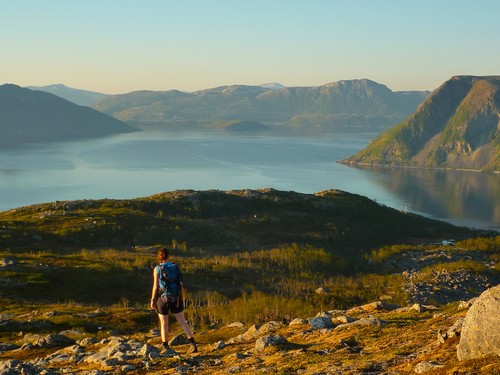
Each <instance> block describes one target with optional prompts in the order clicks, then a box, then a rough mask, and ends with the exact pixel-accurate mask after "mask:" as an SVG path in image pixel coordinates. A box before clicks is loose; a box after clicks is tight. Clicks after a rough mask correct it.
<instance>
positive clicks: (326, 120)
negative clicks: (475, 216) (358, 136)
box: [94, 79, 428, 129]
mask: <svg viewBox="0 0 500 375" xmlns="http://www.w3.org/2000/svg"><path fill="white" fill-rule="evenodd" d="M427 95H428V93H427V92H393V91H391V90H390V89H388V88H387V87H386V86H384V85H381V84H378V83H376V82H373V81H370V80H367V79H361V80H351V81H340V82H334V83H329V84H326V85H323V86H317V87H281V88H279V87H278V88H276V87H272V88H269V87H263V86H243V85H233V86H222V87H217V88H212V89H207V90H200V91H196V92H194V93H186V92H180V91H177V90H171V91H165V92H155V91H136V92H132V93H129V94H124V95H114V96H111V97H108V98H106V99H104V100H103V101H101V102H100V103H98V104H96V105H95V106H94V108H95V109H97V110H99V111H102V112H104V113H107V114H109V115H112V116H114V117H116V118H118V119H120V120H123V121H127V122H131V121H132V122H142V123H156V124H157V125H160V124H164V125H165V124H170V125H171V124H177V126H184V127H187V126H190V127H192V126H193V124H199V123H202V124H204V123H207V122H208V123H209V124H210V123H211V122H218V121H237V120H238V121H255V122H260V123H263V124H266V125H268V124H269V125H276V124H281V125H284V128H285V129H286V128H289V127H293V126H295V127H299V128H300V127H304V128H306V129H307V128H310V127H312V125H314V126H316V127H318V126H320V127H325V128H332V127H333V128H335V127H340V128H366V127H370V126H371V127H380V126H382V127H387V126H389V125H391V124H394V123H397V122H399V121H401V120H402V119H404V118H405V117H406V116H408V115H409V114H410V113H412V112H413V111H414V110H415V108H417V106H418V105H419V104H420V103H421V102H422V100H424V99H425V97H426V96H427ZM311 117H312V118H313V122H314V123H313V124H312V125H311Z"/></svg>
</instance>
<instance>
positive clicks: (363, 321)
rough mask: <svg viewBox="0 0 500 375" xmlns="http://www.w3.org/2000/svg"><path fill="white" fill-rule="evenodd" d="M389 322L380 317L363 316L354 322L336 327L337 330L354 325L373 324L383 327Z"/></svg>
mask: <svg viewBox="0 0 500 375" xmlns="http://www.w3.org/2000/svg"><path fill="white" fill-rule="evenodd" d="M386 324H387V322H386V321H384V320H380V319H378V318H373V317H368V318H361V319H359V320H355V321H354V322H350V323H345V324H340V325H338V326H337V327H335V329H336V330H338V329H342V328H346V327H353V326H373V327H381V326H384V325H386Z"/></svg>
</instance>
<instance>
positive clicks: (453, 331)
mask: <svg viewBox="0 0 500 375" xmlns="http://www.w3.org/2000/svg"><path fill="white" fill-rule="evenodd" d="M464 321H465V318H458V319H457V321H456V322H455V324H453V325H452V326H451V327H450V328H449V329H448V331H446V337H447V338H452V337H455V336H460V333H461V332H462V327H463V324H464Z"/></svg>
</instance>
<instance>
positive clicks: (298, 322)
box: [288, 318, 307, 327]
mask: <svg viewBox="0 0 500 375" xmlns="http://www.w3.org/2000/svg"><path fill="white" fill-rule="evenodd" d="M303 324H307V320H306V319H300V318H295V319H294V320H292V321H291V322H290V324H288V325H289V326H290V327H291V326H298V325H303Z"/></svg>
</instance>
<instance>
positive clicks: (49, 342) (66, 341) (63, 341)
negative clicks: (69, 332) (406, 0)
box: [35, 334, 76, 348]
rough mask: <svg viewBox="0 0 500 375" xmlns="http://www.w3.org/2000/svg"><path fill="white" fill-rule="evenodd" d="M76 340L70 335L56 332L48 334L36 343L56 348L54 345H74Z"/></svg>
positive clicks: (43, 346) (44, 346)
mask: <svg viewBox="0 0 500 375" xmlns="http://www.w3.org/2000/svg"><path fill="white" fill-rule="evenodd" d="M75 342H76V341H75V340H73V339H71V338H69V337H68V336H64V335H58V334H55V335H47V336H44V337H42V338H40V339H38V340H37V341H36V343H35V345H37V346H39V347H42V348H54V347H63V346H70V345H74V344H75Z"/></svg>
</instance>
